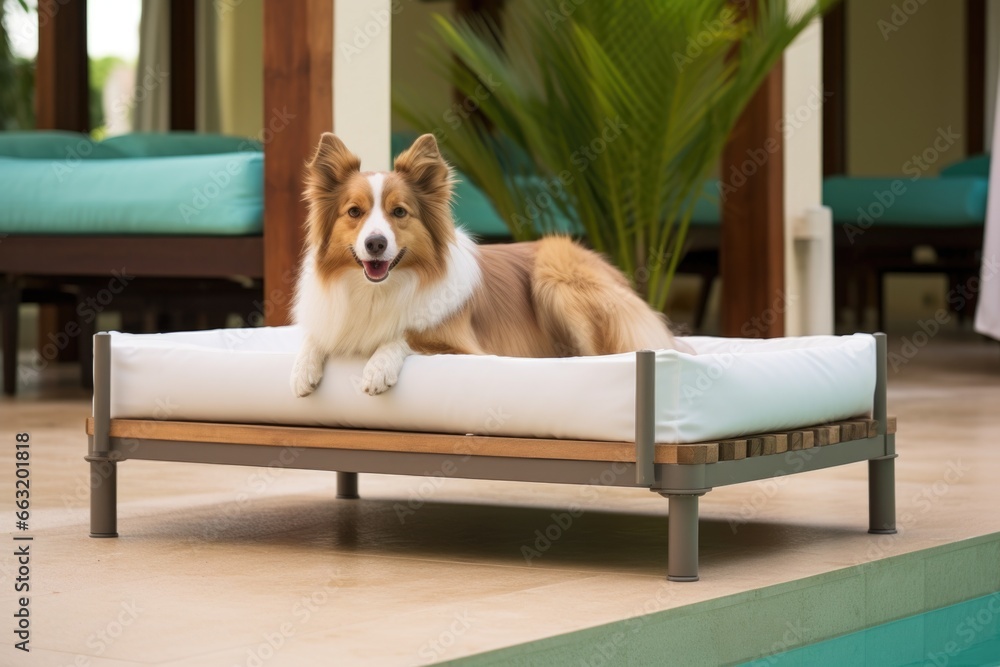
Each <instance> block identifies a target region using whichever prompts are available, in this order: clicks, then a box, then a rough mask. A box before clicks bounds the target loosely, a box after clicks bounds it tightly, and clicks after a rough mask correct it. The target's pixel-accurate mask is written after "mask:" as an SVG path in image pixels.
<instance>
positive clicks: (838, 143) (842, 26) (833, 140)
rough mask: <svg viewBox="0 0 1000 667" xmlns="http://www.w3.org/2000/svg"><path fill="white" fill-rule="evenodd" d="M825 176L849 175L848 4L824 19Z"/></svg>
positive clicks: (834, 9)
mask: <svg viewBox="0 0 1000 667" xmlns="http://www.w3.org/2000/svg"><path fill="white" fill-rule="evenodd" d="M823 92H824V94H825V95H827V97H825V101H824V103H823V176H824V177H825V176H834V175H837V174H844V173H846V172H847V2H839V3H837V4H836V5H834V7H833V9H831V10H830V11H829V12H828V13H827V14H826V15H825V16H824V17H823Z"/></svg>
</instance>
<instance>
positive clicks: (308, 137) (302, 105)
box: [264, 0, 347, 325]
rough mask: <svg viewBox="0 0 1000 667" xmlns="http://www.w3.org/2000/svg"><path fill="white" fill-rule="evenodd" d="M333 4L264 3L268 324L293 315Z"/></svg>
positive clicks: (305, 0)
mask: <svg viewBox="0 0 1000 667" xmlns="http://www.w3.org/2000/svg"><path fill="white" fill-rule="evenodd" d="M340 1H341V2H346V1H347V0H340ZM333 4H334V2H333V0H296V1H295V2H285V1H283V0H265V1H264V110H265V116H266V118H265V128H264V156H265V159H264V298H265V301H266V302H267V305H268V306H269V308H268V309H266V314H267V315H266V322H267V324H269V325H282V324H287V323H288V322H289V321H290V310H291V300H292V299H291V297H292V291H293V289H294V283H295V272H296V268H297V266H298V261H299V257H300V254H301V252H302V241H303V237H304V234H303V224H304V222H305V218H306V208H305V204H304V203H303V201H302V174H303V168H304V166H305V163H306V161H307V160H308V159H309V157H310V156H311V155H312V152H313V150H314V149H315V147H316V144H317V143H318V141H319V137H320V135H321V134H322V133H323V132H329V131H332V129H333ZM276 119H280V122H278V121H277V120H276ZM272 122H275V123H276V124H275V126H274V127H270V126H269V124H270V123H272Z"/></svg>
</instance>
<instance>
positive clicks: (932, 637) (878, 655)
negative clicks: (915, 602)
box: [744, 592, 1000, 667]
mask: <svg viewBox="0 0 1000 667" xmlns="http://www.w3.org/2000/svg"><path fill="white" fill-rule="evenodd" d="M744 664H745V665H752V666H753V667H764V666H765V665H766V666H768V667H791V666H792V665H808V666H809V667H814V666H815V667H825V666H826V665H830V666H831V667H833V666H836V667H845V666H848V665H850V666H853V665H870V666H871V667H904V666H905V667H986V666H989V667H996V666H997V665H1000V592H997V593H994V594H992V595H987V596H984V597H981V598H975V599H973V600H967V601H966V602H960V603H958V604H954V605H951V606H950V607H942V608H941V609H935V610H934V611H928V612H925V613H923V614H917V615H916V616H910V617H908V618H902V619H900V620H898V621H892V622H891V623H885V624H883V625H876V626H875V627H872V628H868V629H867V630H859V631H858V632H852V633H851V634H849V635H843V636H840V637H835V638H833V639H828V640H826V641H822V642H818V643H816V644H809V645H806V646H801V647H798V648H794V649H790V650H787V651H784V652H782V653H776V654H774V655H769V656H766V657H763V658H760V659H758V660H754V661H753V662H748V663H744Z"/></svg>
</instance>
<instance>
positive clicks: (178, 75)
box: [170, 0, 198, 130]
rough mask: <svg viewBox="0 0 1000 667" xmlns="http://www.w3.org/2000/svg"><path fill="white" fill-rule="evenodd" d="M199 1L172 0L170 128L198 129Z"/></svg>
mask: <svg viewBox="0 0 1000 667" xmlns="http://www.w3.org/2000/svg"><path fill="white" fill-rule="evenodd" d="M197 76H198V74H197V70H196V68H195V0H170V129H171V130H195V129H197V128H196V112H195V109H196V106H195V95H196V92H195V91H196V90H197Z"/></svg>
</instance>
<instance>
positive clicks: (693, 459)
mask: <svg viewBox="0 0 1000 667" xmlns="http://www.w3.org/2000/svg"><path fill="white" fill-rule="evenodd" d="M869 421H870V420H863V421H858V420H855V421H851V422H845V423H841V424H822V425H819V426H812V427H809V428H805V429H796V430H794V431H786V432H782V433H768V434H763V435H758V436H751V437H749V438H734V439H730V440H720V441H719V442H708V443H694V444H658V445H656V452H655V455H654V461H655V462H656V463H673V464H681V465H694V464H701V463H716V462H718V461H738V460H741V459H744V458H747V457H748V456H770V455H772V454H781V453H784V452H786V451H797V450H801V449H809V448H811V447H813V446H829V445H834V444H837V443H838V442H839V441H840V440H841V434H842V432H843V430H844V428H845V425H847V431H848V433H850V434H851V435H859V436H860V437H858V438H854V439H861V438H863V437H866V436H867V433H868V427H869ZM888 422H889V425H890V431H889V432H890V433H893V432H895V428H896V418H895V417H890V418H889V420H888ZM86 430H87V433H88V434H93V432H94V421H93V418H88V419H87V421H86ZM861 434H863V435H861ZM111 436H112V437H114V438H124V439H128V438H136V439H144V440H164V441H176V442H205V443H213V444H244V445H262V446H270V447H304V448H318V449H349V450H365V451H384V452H414V453H425V454H453V455H463V456H464V455H473V456H499V457H516V458H535V459H561V460H570V461H621V462H626V463H632V462H634V461H635V444H634V443H631V442H600V441H592V440H553V439H544V438H516V437H495V436H475V435H449V434H440V433H409V432H403V431H372V430H366V429H336V428H313V427H303V426H270V425H255V424H220V423H211V422H178V421H158V420H144V419H112V420H111Z"/></svg>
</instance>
